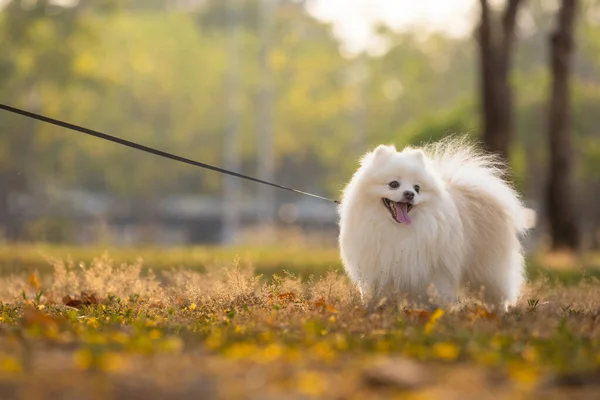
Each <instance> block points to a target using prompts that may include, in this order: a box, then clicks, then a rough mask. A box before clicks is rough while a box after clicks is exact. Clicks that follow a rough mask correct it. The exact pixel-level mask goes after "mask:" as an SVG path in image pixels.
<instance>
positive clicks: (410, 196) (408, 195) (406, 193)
mask: <svg viewBox="0 0 600 400" xmlns="http://www.w3.org/2000/svg"><path fill="white" fill-rule="evenodd" d="M404 198H405V199H406V200H409V201H410V200H412V199H414V198H415V193H414V192H411V191H410V190H405V191H404Z"/></svg>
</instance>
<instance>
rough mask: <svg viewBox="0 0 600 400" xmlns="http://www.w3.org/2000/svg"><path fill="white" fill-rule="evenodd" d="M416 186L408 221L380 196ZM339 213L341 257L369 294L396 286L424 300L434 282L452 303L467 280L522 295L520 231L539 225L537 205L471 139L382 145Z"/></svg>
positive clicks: (487, 289) (502, 294)
mask: <svg viewBox="0 0 600 400" xmlns="http://www.w3.org/2000/svg"><path fill="white" fill-rule="evenodd" d="M391 181H398V182H400V187H399V188H397V189H392V188H390V186H389V185H388V184H389V182H391ZM416 184H418V185H420V188H421V189H420V193H418V194H416V196H415V199H414V207H413V208H412V209H411V210H410V212H409V216H410V218H411V219H412V223H411V224H401V223H398V222H396V221H395V220H394V219H393V218H392V216H391V214H390V212H389V210H388V209H387V208H386V207H385V206H384V204H383V203H382V198H388V199H390V200H393V201H400V200H401V198H402V193H403V192H404V190H405V189H407V188H410V189H412V188H413V187H414V185H416ZM339 212H340V237H339V243H340V250H341V257H342V261H343V263H344V266H345V269H346V271H347V273H348V275H349V276H350V278H351V279H352V280H353V281H354V282H355V283H356V284H358V287H359V289H360V291H361V294H362V295H363V298H364V297H366V296H368V297H369V298H373V297H375V298H380V297H381V296H388V295H391V294H393V293H399V294H402V295H405V296H406V297H407V298H408V300H410V301H415V302H424V301H428V299H429V298H430V297H429V295H430V294H431V293H430V292H429V290H430V288H431V286H433V287H434V289H435V292H436V293H437V295H438V296H439V299H441V300H442V301H444V302H455V301H457V300H458V293H459V289H460V288H461V287H462V286H464V285H467V284H468V286H470V287H471V288H472V289H476V290H480V289H481V288H483V294H484V300H485V301H486V302H487V303H489V304H493V305H497V306H500V307H502V308H506V307H507V306H508V305H511V304H514V303H515V302H516V300H517V298H518V296H519V294H520V291H521V288H522V284H523V282H524V260H523V251H522V246H521V243H520V240H519V239H520V237H519V236H520V234H522V233H524V232H525V231H526V230H527V229H530V228H532V227H533V226H534V225H535V212H533V211H532V210H530V209H527V208H525V207H524V206H523V204H522V202H521V200H520V198H519V196H518V194H517V193H516V191H515V190H514V189H513V188H512V187H511V186H510V185H509V184H508V183H507V182H506V181H505V180H504V179H503V178H502V165H501V163H500V162H498V160H497V159H496V158H494V157H493V156H490V155H486V154H484V153H482V152H480V151H479V150H477V149H476V148H475V147H474V146H473V145H471V144H469V142H468V141H466V140H465V139H462V138H458V139H454V138H451V139H446V140H443V141H440V142H438V143H434V144H432V145H429V146H426V147H425V148H422V149H419V148H411V147H407V148H405V149H404V150H402V151H400V152H398V151H396V149H395V147H394V146H384V145H381V146H379V147H377V148H376V149H375V150H374V151H372V152H370V153H367V154H366V155H365V156H364V157H363V158H362V160H361V166H360V168H359V169H358V170H357V172H356V173H355V174H354V176H353V177H352V179H351V181H350V183H349V184H348V185H347V186H346V188H345V189H344V192H343V197H342V201H341V205H340V208H339ZM428 292H429V293H428Z"/></svg>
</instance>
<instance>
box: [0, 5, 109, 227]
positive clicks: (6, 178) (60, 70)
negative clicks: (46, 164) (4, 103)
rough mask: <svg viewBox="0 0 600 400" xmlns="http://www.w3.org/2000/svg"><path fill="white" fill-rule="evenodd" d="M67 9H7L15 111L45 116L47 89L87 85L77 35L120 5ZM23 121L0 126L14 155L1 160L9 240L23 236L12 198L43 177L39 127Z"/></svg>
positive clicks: (5, 42)
mask: <svg viewBox="0 0 600 400" xmlns="http://www.w3.org/2000/svg"><path fill="white" fill-rule="evenodd" d="M63 3H64V2H56V1H51V0H40V1H22V0H13V1H8V2H5V3H4V4H3V8H2V10H1V14H0V22H1V23H0V71H1V72H2V73H0V89H2V93H3V94H4V96H6V97H7V98H10V100H11V101H10V103H11V104H12V105H16V106H21V107H25V108H27V109H28V110H30V111H34V112H35V111H40V110H41V108H42V107H43V106H44V104H43V91H44V90H45V88H46V87H48V86H52V87H64V85H66V83H67V82H68V81H75V80H82V81H83V80H85V77H82V76H79V75H78V74H77V73H76V72H75V71H74V70H73V59H74V57H75V54H74V53H75V52H74V47H73V46H72V44H73V40H74V37H75V35H76V34H77V33H83V34H89V31H88V30H87V29H86V27H85V23H84V22H83V21H84V20H86V19H87V18H88V17H89V14H90V13H91V12H107V11H112V10H113V9H114V7H115V1H113V0H101V1H97V2H94V3H93V4H90V3H89V2H74V3H73V4H63ZM57 44H59V45H57ZM22 120H23V119H22V117H15V116H6V117H5V118H3V119H2V125H0V129H2V130H3V131H4V132H7V134H4V135H0V148H4V149H8V151H6V152H5V153H4V154H3V157H2V158H0V223H2V224H3V225H4V230H5V232H4V234H5V235H6V236H7V237H8V238H14V237H16V236H17V235H19V234H20V232H21V231H22V229H21V227H20V226H19V225H20V224H19V223H18V221H17V220H15V219H14V218H13V216H12V215H11V213H10V212H9V207H10V196H11V195H14V194H15V193H16V192H24V191H26V190H27V189H28V187H29V186H30V181H31V179H32V178H34V177H35V175H36V172H38V171H37V169H36V166H37V165H38V159H37V157H35V155H36V154H35V147H36V143H37V140H38V139H39V136H38V134H37V133H38V126H39V124H38V123H36V122H35V121H33V120H28V121H26V122H23V121H22ZM17 121H20V122H17ZM17 126H18V128H17V129H15V128H14V127H17Z"/></svg>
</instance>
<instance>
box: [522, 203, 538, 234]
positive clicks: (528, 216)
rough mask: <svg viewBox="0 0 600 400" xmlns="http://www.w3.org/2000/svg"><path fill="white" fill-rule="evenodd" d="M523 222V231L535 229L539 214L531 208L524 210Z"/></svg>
mask: <svg viewBox="0 0 600 400" xmlns="http://www.w3.org/2000/svg"><path fill="white" fill-rule="evenodd" d="M521 221H523V224H522V225H521V230H522V231H526V230H529V229H533V228H535V226H536V225H537V213H536V212H535V210H532V209H531V208H523V216H522V217H521Z"/></svg>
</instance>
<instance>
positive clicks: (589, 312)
mask: <svg viewBox="0 0 600 400" xmlns="http://www.w3.org/2000/svg"><path fill="white" fill-rule="evenodd" d="M103 250H104V249H100V248H80V249H78V248H67V247H49V246H41V245H10V246H9V245H3V246H0V302H1V303H0V399H12V398H15V399H41V398H44V399H46V398H48V399H112V398H118V399H212V398H244V399H246V398H247V399H304V398H306V399H309V398H326V399H363V398H369V399H377V398H419V399H429V398H431V399H455V398H456V399H486V398H494V399H497V398H506V399H508V398H510V399H513V398H527V399H529V398H545V399H546V398H561V399H562V398H569V399H571V398H600V285H599V284H598V280H597V278H596V277H597V276H598V263H597V259H598V258H597V257H595V256H586V257H583V258H580V259H577V260H573V259H570V258H568V257H558V256H552V257H548V256H545V257H535V258H532V260H531V261H530V267H529V275H530V277H531V281H530V283H529V285H528V287H527V290H526V293H525V294H524V296H523V298H522V300H521V301H520V303H519V305H518V306H517V307H516V308H515V309H513V310H511V311H510V312H509V313H507V314H496V313H494V312H493V310H488V309H486V308H485V307H484V306H482V305H481V304H478V303H477V302H476V301H473V300H465V301H464V302H463V303H462V304H460V305H458V306H456V307H453V308H451V309H445V310H441V309H438V310H424V309H419V308H416V307H414V306H410V305H406V304H400V305H392V304H383V305H382V306H381V307H379V308H377V309H371V310H365V309H364V307H363V306H362V305H361V302H360V298H359V295H358V293H357V292H356V290H355V289H354V288H353V287H352V286H351V285H350V284H349V283H348V281H347V279H346V278H345V276H344V275H343V273H341V271H339V268H340V264H339V261H338V255H337V251H336V250H335V249H330V250H327V249H319V250H309V249H294V248H285V249H243V248H236V249H208V248H182V249H172V250H159V249H111V250H110V252H109V254H110V256H109V255H106V254H105V255H103V254H104V253H103ZM138 256H139V257H141V258H143V261H142V260H138ZM112 258H114V261H113V259H112ZM80 262H83V263H80ZM261 275H262V276H261Z"/></svg>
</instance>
